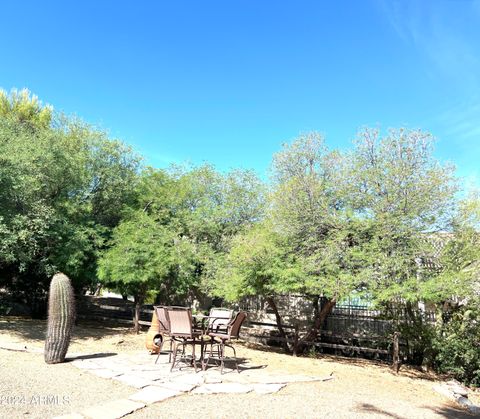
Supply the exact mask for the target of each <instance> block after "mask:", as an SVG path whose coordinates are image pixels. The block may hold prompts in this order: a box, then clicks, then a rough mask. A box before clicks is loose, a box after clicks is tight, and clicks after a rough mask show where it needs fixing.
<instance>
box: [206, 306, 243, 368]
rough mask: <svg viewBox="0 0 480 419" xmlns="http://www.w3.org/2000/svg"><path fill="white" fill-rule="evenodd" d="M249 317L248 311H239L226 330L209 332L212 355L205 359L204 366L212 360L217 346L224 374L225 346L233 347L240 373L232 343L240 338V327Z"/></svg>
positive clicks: (236, 365)
mask: <svg viewBox="0 0 480 419" xmlns="http://www.w3.org/2000/svg"><path fill="white" fill-rule="evenodd" d="M246 318H247V313H245V312H244V311H241V312H239V313H237V315H236V316H235V317H234V318H233V320H231V321H230V322H229V323H228V324H227V327H226V331H223V332H222V331H219V332H209V333H208V336H210V337H211V339H212V340H211V342H210V355H209V356H208V358H207V359H206V360H205V359H204V364H203V367H204V368H205V367H206V366H207V365H208V362H209V361H210V358H213V347H214V346H216V347H217V351H216V353H217V356H218V358H219V359H220V373H221V374H223V366H224V363H225V348H231V349H232V350H233V356H234V362H235V368H236V370H237V372H238V373H239V372H240V371H239V369H238V363H237V353H236V351H235V348H234V347H233V345H232V344H231V341H232V340H234V339H238V338H239V336H240V328H241V327H242V324H243V322H244V321H245V319H246Z"/></svg>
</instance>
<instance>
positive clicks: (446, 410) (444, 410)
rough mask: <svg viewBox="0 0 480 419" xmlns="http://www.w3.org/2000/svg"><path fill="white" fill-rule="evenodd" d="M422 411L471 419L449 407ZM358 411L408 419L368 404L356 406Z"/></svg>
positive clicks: (452, 418)
mask: <svg viewBox="0 0 480 419" xmlns="http://www.w3.org/2000/svg"><path fill="white" fill-rule="evenodd" d="M422 408H423V409H427V410H430V411H432V412H435V413H436V414H437V415H440V416H445V417H446V418H449V419H471V418H472V417H473V416H472V415H471V414H469V413H467V412H465V411H464V410H462V409H460V408H459V409H456V408H455V407H451V406H441V407H431V406H422ZM357 409H358V410H359V411H364V412H368V413H377V414H381V415H383V416H387V417H390V418H394V419H409V417H407V416H400V415H397V414H395V413H391V412H388V411H386V410H383V409H380V408H378V407H376V406H374V405H372V404H369V403H361V404H358V405H357Z"/></svg>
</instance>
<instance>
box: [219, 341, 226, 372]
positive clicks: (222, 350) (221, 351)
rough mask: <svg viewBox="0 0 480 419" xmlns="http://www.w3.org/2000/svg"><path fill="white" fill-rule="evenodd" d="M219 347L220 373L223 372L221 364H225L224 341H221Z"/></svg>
mask: <svg viewBox="0 0 480 419" xmlns="http://www.w3.org/2000/svg"><path fill="white" fill-rule="evenodd" d="M219 349H220V375H221V374H223V365H224V364H225V343H224V342H223V341H222V343H221V344H220V346H219Z"/></svg>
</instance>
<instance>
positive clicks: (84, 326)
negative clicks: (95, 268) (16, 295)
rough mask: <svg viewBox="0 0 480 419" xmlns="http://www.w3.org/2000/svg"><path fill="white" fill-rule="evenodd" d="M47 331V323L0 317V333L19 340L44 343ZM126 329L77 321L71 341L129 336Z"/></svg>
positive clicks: (129, 331) (129, 329)
mask: <svg viewBox="0 0 480 419" xmlns="http://www.w3.org/2000/svg"><path fill="white" fill-rule="evenodd" d="M46 331H47V321H46V320H37V319H30V318H24V317H9V316H1V317H0V333H2V332H3V333H9V334H12V335H16V336H18V337H19V338H21V339H25V340H33V341H39V342H40V341H42V342H43V341H44V340H45V335H46ZM131 333H133V332H132V329H131V328H128V327H121V326H113V325H109V324H105V323H101V324H99V323H97V322H91V321H89V322H86V321H79V322H78V324H76V325H75V327H74V328H73V333H72V341H75V340H76V339H80V340H81V339H85V338H91V339H94V340H100V339H102V338H104V337H106V336H113V335H118V334H131Z"/></svg>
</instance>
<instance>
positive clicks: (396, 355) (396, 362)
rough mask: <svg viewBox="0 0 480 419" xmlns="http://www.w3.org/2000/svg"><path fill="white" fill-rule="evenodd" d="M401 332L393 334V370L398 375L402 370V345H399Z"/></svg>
mask: <svg viewBox="0 0 480 419" xmlns="http://www.w3.org/2000/svg"><path fill="white" fill-rule="evenodd" d="M399 336H400V333H399V332H395V333H394V334H393V357H392V358H393V364H392V368H393V371H395V374H398V371H399V370H400V344H399Z"/></svg>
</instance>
